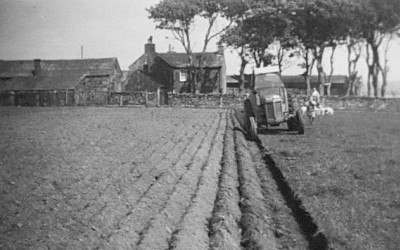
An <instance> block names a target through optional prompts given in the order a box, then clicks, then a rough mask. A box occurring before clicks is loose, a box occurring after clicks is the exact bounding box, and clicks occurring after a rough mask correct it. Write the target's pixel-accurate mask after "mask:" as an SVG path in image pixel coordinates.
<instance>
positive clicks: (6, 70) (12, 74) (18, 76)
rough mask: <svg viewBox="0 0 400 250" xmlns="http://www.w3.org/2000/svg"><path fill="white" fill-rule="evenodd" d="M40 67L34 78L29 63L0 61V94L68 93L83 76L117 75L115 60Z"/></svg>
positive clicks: (50, 62) (49, 62)
mask: <svg viewBox="0 0 400 250" xmlns="http://www.w3.org/2000/svg"><path fill="white" fill-rule="evenodd" d="M40 66H41V73H40V75H38V76H34V61H33V60H22V61H0V91H18V90H65V89H72V88H74V87H75V86H76V85H77V84H78V83H79V81H80V79H82V78H83V77H84V76H105V75H113V74H114V72H115V71H117V72H118V71H119V72H121V70H120V67H119V64H118V60H117V59H116V58H100V59H79V60H41V61H40Z"/></svg>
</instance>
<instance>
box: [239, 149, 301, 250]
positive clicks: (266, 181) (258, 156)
mask: <svg viewBox="0 0 400 250" xmlns="http://www.w3.org/2000/svg"><path fill="white" fill-rule="evenodd" d="M247 145H248V147H249V149H250V154H251V156H252V158H253V160H254V161H255V162H256V165H255V169H256V173H257V175H258V182H259V183H260V186H261V188H262V190H261V192H262V194H263V196H264V202H265V205H266V208H267V210H268V215H269V219H270V222H271V226H272V228H271V230H272V231H273V232H274V235H275V237H276V239H277V242H278V246H279V247H278V248H283V249H307V248H308V247H307V245H308V244H307V241H306V240H305V238H304V237H303V235H302V234H301V229H300V228H299V225H298V224H297V222H296V220H295V218H294V217H293V216H292V215H291V210H290V208H288V206H286V202H285V199H284V197H283V196H282V195H281V193H280V191H279V188H278V186H277V184H276V182H275V180H274V178H273V175H272V173H271V171H270V169H269V166H268V165H267V164H266V163H265V161H264V158H263V155H262V153H261V152H260V150H259V148H258V146H257V144H255V143H254V142H248V143H247Z"/></svg>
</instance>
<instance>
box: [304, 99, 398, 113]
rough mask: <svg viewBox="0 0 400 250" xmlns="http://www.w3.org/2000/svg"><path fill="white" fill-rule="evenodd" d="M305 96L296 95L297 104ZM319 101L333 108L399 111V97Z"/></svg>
mask: <svg viewBox="0 0 400 250" xmlns="http://www.w3.org/2000/svg"><path fill="white" fill-rule="evenodd" d="M306 99H307V98H306V96H298V100H299V104H300V105H304V102H305V101H306ZM321 103H322V105H324V106H325V107H332V108H333V109H334V110H370V111H381V110H382V111H394V112H400V98H370V97H322V98H321Z"/></svg>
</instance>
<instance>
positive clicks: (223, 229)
mask: <svg viewBox="0 0 400 250" xmlns="http://www.w3.org/2000/svg"><path fill="white" fill-rule="evenodd" d="M232 112H233V110H230V111H229V113H228V117H227V119H226V120H227V122H226V128H225V136H224V149H223V155H222V159H221V174H220V176H219V180H218V192H217V197H216V199H215V202H214V208H213V214H212V217H211V219H210V224H209V237H210V244H209V248H210V249H211V250H214V249H221V250H222V249H224V250H239V249H241V246H240V242H241V229H240V228H239V223H240V218H241V216H242V214H241V211H240V208H239V200H240V196H239V190H238V187H239V182H238V166H237V162H236V159H235V148H234V139H233V134H234V127H233V123H232V118H231V115H232Z"/></svg>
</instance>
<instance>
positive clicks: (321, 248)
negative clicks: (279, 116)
mask: <svg viewBox="0 0 400 250" xmlns="http://www.w3.org/2000/svg"><path fill="white" fill-rule="evenodd" d="M257 146H258V148H259V149H260V151H261V152H263V158H264V161H265V163H266V164H267V165H268V167H269V170H270V171H271V174H272V176H273V178H274V180H275V182H276V185H277V186H278V188H279V191H280V193H281V194H282V196H283V198H284V199H285V202H286V205H287V206H288V207H289V208H290V210H291V213H292V215H293V217H294V219H295V220H296V222H297V224H298V226H299V227H300V229H301V232H302V234H303V236H304V237H305V239H306V240H307V242H308V249H310V250H327V249H330V247H329V242H328V239H327V237H326V236H325V235H324V234H323V233H322V232H320V231H319V229H318V225H317V224H316V223H315V222H314V219H313V218H312V216H311V215H310V213H309V212H308V211H307V210H306V209H305V208H304V206H303V203H302V201H301V199H300V198H298V197H297V195H296V193H295V192H294V191H293V190H292V189H291V187H290V185H289V183H288V182H287V181H286V178H285V177H284V175H283V173H282V171H281V170H280V169H279V167H278V166H277V165H276V164H275V161H274V160H273V158H272V157H271V155H269V154H268V153H267V150H266V149H265V148H264V146H263V145H262V143H261V141H257Z"/></svg>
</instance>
